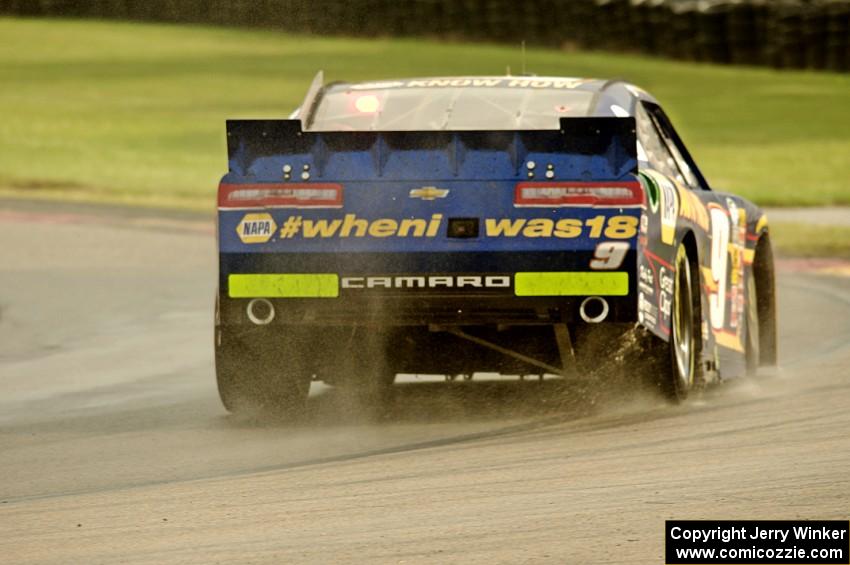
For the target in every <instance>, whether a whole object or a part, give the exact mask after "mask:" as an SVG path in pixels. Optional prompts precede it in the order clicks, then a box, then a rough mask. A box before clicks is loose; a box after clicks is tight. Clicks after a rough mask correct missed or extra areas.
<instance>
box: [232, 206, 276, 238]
mask: <svg viewBox="0 0 850 565" xmlns="http://www.w3.org/2000/svg"><path fill="white" fill-rule="evenodd" d="M275 230H277V225H276V224H275V223H274V219H272V216H271V214H266V213H261V214H245V216H244V217H243V218H242V221H240V222H239V224H238V225H237V226H236V233H237V234H238V235H239V239H241V240H242V243H266V242H267V241H268V240H270V239H271V237H272V235H274V232H275Z"/></svg>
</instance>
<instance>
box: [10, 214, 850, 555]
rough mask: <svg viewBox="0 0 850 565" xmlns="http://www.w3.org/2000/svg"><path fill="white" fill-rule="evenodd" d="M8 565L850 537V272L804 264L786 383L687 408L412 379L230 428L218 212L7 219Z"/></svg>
mask: <svg viewBox="0 0 850 565" xmlns="http://www.w3.org/2000/svg"><path fill="white" fill-rule="evenodd" d="M0 243H2V247H0V260H2V262H0V556H2V557H0V561H3V562H8V563H41V562H53V563H99V562H109V563H114V562H126V563H163V562H187V563H212V562H246V561H265V562H271V563H282V562H293V561H295V562H302V561H315V562H335V561H359V562H371V563H382V562H386V563H400V562H404V563H418V562H423V561H429V562H435V563H446V562H463V563H476V562H486V563H500V562H505V563H525V562H559V563H566V562H572V563H629V564H632V563H663V557H662V556H663V527H664V523H663V522H664V520H665V519H668V518H678V519H702V518H717V519H736V518H741V519H743V518H751V519H759V518H765V519H767V518H770V519H793V518H812V519H815V518H817V519H845V520H846V519H847V509H848V508H850V433H848V430H850V409H848V406H850V369H848V367H850V278H848V276H847V275H848V273H847V269H846V267H845V266H843V265H841V264H838V263H830V262H805V261H790V262H784V263H783V264H782V267H781V278H780V280H779V291H780V327H781V343H780V346H781V365H782V366H781V368H780V369H779V370H777V371H772V372H771V373H770V374H765V375H763V376H760V377H759V378H757V379H752V380H748V381H740V382H730V383H728V384H726V385H724V386H720V387H716V388H714V389H712V390H710V391H708V392H707V393H706V394H704V395H703V396H702V397H701V398H700V399H696V400H694V401H693V402H690V403H688V404H687V405H685V406H679V407H672V406H669V405H665V404H664V403H663V402H661V401H660V400H658V399H657V398H655V397H653V396H651V395H648V394H641V393H638V392H635V391H630V392H628V393H624V394H619V395H613V394H612V395H610V397H609V396H604V397H602V398H594V399H592V400H591V399H588V398H582V397H581V395H580V394H578V393H576V394H569V391H566V392H564V391H561V390H560V389H557V388H556V387H554V385H553V381H548V380H547V381H543V382H538V381H529V380H526V381H523V382H520V381H517V380H511V381H481V382H479V381H472V382H454V383H439V382H413V381H414V380H415V379H413V378H412V377H410V378H407V379H406V382H404V383H402V384H399V385H397V389H398V393H397V398H396V405H395V407H394V409H393V412H392V414H391V416H390V417H389V418H388V420H387V421H385V422H380V423H374V422H371V421H370V420H369V419H368V418H363V417H362V416H361V415H359V414H358V413H357V412H356V411H353V410H350V411H349V410H346V409H345V407H346V405H345V403H344V402H343V401H342V400H341V399H340V396H339V394H337V393H336V391H335V390H333V389H329V388H322V387H320V386H316V387H315V390H314V391H313V394H312V396H311V400H310V416H309V418H308V421H307V422H306V423H304V424H302V425H299V426H294V427H293V426H290V427H287V426H284V425H272V424H261V423H256V422H251V421H244V420H240V419H238V418H234V417H231V416H228V415H227V414H226V413H225V411H224V410H223V408H222V407H221V405H220V404H219V401H218V398H217V394H216V390H215V384H214V376H213V367H212V304H213V296H214V287H215V242H214V238H213V228H212V224H211V222H209V221H205V220H204V219H203V218H202V217H198V216H190V215H181V214H177V213H172V214H162V213H155V212H151V211H148V212H145V211H129V210H121V209H116V208H94V207H75V206H71V205H63V206H61V207H60V206H58V205H55V204H33V203H12V202H10V201H6V202H0Z"/></svg>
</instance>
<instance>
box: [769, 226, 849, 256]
mask: <svg viewBox="0 0 850 565" xmlns="http://www.w3.org/2000/svg"><path fill="white" fill-rule="evenodd" d="M770 238H771V243H773V246H774V248H775V249H776V252H777V253H778V254H779V255H780V256H783V257H839V258H844V259H850V227H847V226H820V225H811V224H801V223H794V222H788V223H785V222H782V223H774V222H771V224H770Z"/></svg>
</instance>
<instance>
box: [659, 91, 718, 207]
mask: <svg viewBox="0 0 850 565" xmlns="http://www.w3.org/2000/svg"><path fill="white" fill-rule="evenodd" d="M649 115H650V117H651V119H652V121H653V123H654V124H655V127H656V129H657V131H658V133H659V134H660V135H661V138H662V140H663V141H664V144H665V145H666V146H667V149H668V150H669V151H670V154H671V155H672V156H673V159H674V160H675V161H676V168H678V169H679V172H680V173H681V178H680V179H679V180H683V181H684V183H685V184H686V185H688V186H689V187H691V188H692V189H695V190H700V189H705V188H706V187H705V186H704V185H703V183H702V182H701V181H700V177H699V175H698V174H695V173H694V171H693V169H692V168H691V166H690V162H689V160H688V159H687V158H685V154H684V153H682V150H681V149H680V147H679V143H681V142H680V141H678V136H677V135H676V134H675V132H674V131H673V126H672V125H671V124H670V120H669V119H668V118H667V116H665V115H664V112H663V111H662V110H661V108H659V107H658V106H652V107H650V108H649ZM685 153H687V151H686V152H685Z"/></svg>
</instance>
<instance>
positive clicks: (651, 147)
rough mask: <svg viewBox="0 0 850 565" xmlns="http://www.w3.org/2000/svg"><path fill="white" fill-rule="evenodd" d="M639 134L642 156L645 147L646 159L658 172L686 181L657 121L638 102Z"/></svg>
mask: <svg viewBox="0 0 850 565" xmlns="http://www.w3.org/2000/svg"><path fill="white" fill-rule="evenodd" d="M635 117H636V118H637V136H638V143H639V147H638V155H639V157H642V156H643V155H641V154H640V153H641V151H640V148H641V147H642V148H643V153H644V154H645V155H646V161H647V162H648V163H649V164H650V165H651V166H652V168H653V169H655V170H657V171H658V172H660V173H662V174H665V175H667V176H668V177H672V178H675V179H676V180H678V181H679V182H681V183H683V184H684V183H685V178H684V176H683V175H682V173H681V171H679V167H678V166H677V165H676V159H675V158H674V157H673V154H672V153H671V152H670V150H669V149H668V147H667V144H666V143H664V140H663V139H661V136H660V135H659V134H658V130H657V129H656V126H655V121H654V120H653V119H652V117H650V115H649V114H648V113H647V111H646V110H645V109H644V107H643V104H640V103H638V104H637V113H636V114H635Z"/></svg>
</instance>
